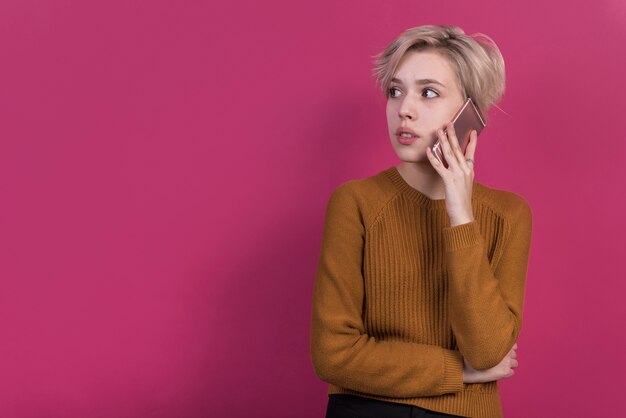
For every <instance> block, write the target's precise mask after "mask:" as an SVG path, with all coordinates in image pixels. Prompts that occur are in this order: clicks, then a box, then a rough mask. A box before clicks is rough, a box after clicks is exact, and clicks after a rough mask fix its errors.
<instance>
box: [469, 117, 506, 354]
mask: <svg viewBox="0 0 626 418" xmlns="http://www.w3.org/2000/svg"><path fill="white" fill-rule="evenodd" d="M477 142H478V132H476V129H472V132H471V133H470V139H469V144H467V148H466V149H465V158H471V159H472V160H473V159H474V155H475V154H476V143H477ZM516 347H517V344H515V346H514V347H513V348H516Z"/></svg>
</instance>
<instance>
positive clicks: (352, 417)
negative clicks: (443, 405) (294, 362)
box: [326, 393, 459, 418]
mask: <svg viewBox="0 0 626 418" xmlns="http://www.w3.org/2000/svg"><path fill="white" fill-rule="evenodd" d="M458 416H459V415H449V414H444V413H441V412H435V411H430V410H428V409H424V408H420V407H419V406H413V405H403V404H399V403H393V402H385V401H379V400H378V399H369V398H364V397H362V396H356V395H347V394H341V393H333V394H330V395H328V407H327V408H326V418H435V417H458Z"/></svg>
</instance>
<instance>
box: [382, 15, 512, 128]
mask: <svg viewBox="0 0 626 418" xmlns="http://www.w3.org/2000/svg"><path fill="white" fill-rule="evenodd" d="M425 50H430V51H433V52H437V53H440V54H441V55H442V56H444V57H446V58H448V61H449V62H450V64H452V66H453V68H454V70H455V72H456V75H457V77H458V81H459V83H460V86H461V90H462V93H463V95H464V99H467V97H471V98H472V100H473V101H474V103H475V104H476V106H478V108H479V109H480V110H481V112H482V113H483V115H484V116H485V118H488V115H487V110H489V109H490V108H491V107H492V106H494V105H496V103H497V102H499V101H500V99H501V98H502V96H503V95H504V91H505V68H504V59H503V58H502V54H501V53H500V50H499V49H498V46H497V45H496V43H495V42H494V41H493V39H491V38H490V37H489V36H487V35H485V34H482V33H475V34H472V35H466V34H465V32H463V30H462V29H461V28H459V27H457V26H448V25H423V26H417V27H414V28H410V29H407V30H405V31H404V32H403V33H401V34H400V36H398V37H397V38H396V39H394V40H393V42H391V44H389V46H387V48H385V49H384V50H383V51H382V52H380V53H379V54H377V55H375V56H374V58H375V62H374V69H373V74H374V76H375V77H376V81H377V83H378V84H379V85H380V87H381V89H382V91H383V94H384V95H385V97H386V98H389V86H390V83H391V79H392V78H393V76H394V74H395V72H396V69H397V67H398V64H399V62H400V60H401V59H402V57H403V56H404V55H405V54H406V53H407V52H408V51H425ZM496 107H497V106H496Z"/></svg>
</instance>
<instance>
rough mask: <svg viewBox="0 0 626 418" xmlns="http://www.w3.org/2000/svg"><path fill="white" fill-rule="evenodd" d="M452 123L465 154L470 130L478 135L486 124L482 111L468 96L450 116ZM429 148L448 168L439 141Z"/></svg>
mask: <svg viewBox="0 0 626 418" xmlns="http://www.w3.org/2000/svg"><path fill="white" fill-rule="evenodd" d="M452 124H453V125H454V131H455V132H456V137H457V138H458V140H459V146H460V147H461V150H462V151H463V154H465V150H466V148H467V145H468V144H469V138H470V134H471V132H472V130H476V133H477V134H478V135H480V132H481V131H482V130H483V128H484V127H485V126H487V124H486V122H485V118H484V117H483V115H482V113H480V110H478V108H477V107H476V105H475V104H474V102H473V101H472V99H471V98H469V97H468V98H467V100H466V101H465V103H463V106H461V108H460V109H459V110H458V111H457V112H456V115H454V117H453V118H452ZM444 132H446V129H444ZM431 150H432V152H433V154H435V156H436V157H437V158H438V159H439V161H441V162H442V163H443V165H444V167H446V168H448V162H447V161H446V159H445V158H444V156H443V152H442V149H441V144H440V142H439V141H437V142H436V143H435V145H433V146H432V148H431Z"/></svg>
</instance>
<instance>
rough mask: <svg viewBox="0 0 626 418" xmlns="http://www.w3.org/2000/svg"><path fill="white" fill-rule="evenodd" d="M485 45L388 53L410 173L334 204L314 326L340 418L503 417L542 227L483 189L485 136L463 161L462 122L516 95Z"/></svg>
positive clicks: (432, 34)
mask: <svg viewBox="0 0 626 418" xmlns="http://www.w3.org/2000/svg"><path fill="white" fill-rule="evenodd" d="M482 37H483V38H484V39H487V40H489V41H490V42H485V41H484V40H483V39H480V38H479V37H478V36H476V35H472V36H468V35H465V34H464V32H463V31H462V30H461V29H460V28H458V27H454V26H434V25H427V26H420V27H416V28H412V29H409V30H407V31H405V32H404V33H402V34H401V35H400V36H399V37H398V38H397V39H396V40H394V41H393V42H392V43H391V44H390V45H389V46H388V47H387V48H386V49H385V50H384V51H383V52H382V53H381V54H379V55H378V56H377V61H376V67H375V74H376V76H377V79H378V82H379V83H380V85H381V87H382V89H383V92H384V93H385V95H386V97H387V123H388V128H389V136H390V139H391V144H392V146H393V148H394V150H395V152H396V154H397V155H398V158H399V159H400V161H401V162H400V164H399V165H398V166H392V167H390V168H388V169H386V170H384V171H381V172H379V173H377V174H376V175H374V176H371V177H367V178H364V179H355V180H351V181H348V182H346V183H344V184H342V185H340V186H339V187H337V188H336V189H335V190H334V192H333V193H332V195H331V197H330V200H329V202H328V206H327V209H326V216H325V220H324V235H323V240H322V248H321V254H320V257H319V262H318V268H317V276H316V280H315V287H314V292H313V309H312V322H311V355H312V360H313V365H314V368H315V372H316V374H317V376H318V377H319V378H320V379H321V380H323V381H325V382H327V383H329V386H328V395H329V401H328V406H327V411H326V417H327V418H336V417H384V418H390V417H415V416H420V417H441V416H465V417H501V416H503V415H502V406H501V402H500V398H499V394H498V386H497V381H498V380H500V379H505V378H508V377H510V376H512V375H513V374H514V370H513V369H514V368H515V367H517V366H518V362H517V359H516V357H517V355H516V351H515V349H516V348H517V345H516V340H517V338H518V335H519V332H520V329H521V325H522V305H523V299H524V288H525V282H526V271H527V264H528V256H529V250H530V241H531V226H532V216H531V210H530V207H529V205H528V203H527V202H526V200H525V199H524V198H523V197H521V196H519V195H517V194H515V193H512V192H509V191H505V190H499V189H493V188H490V187H487V186H485V185H483V184H481V183H478V182H475V181H474V159H475V154H476V144H477V134H476V131H472V133H471V135H470V141H469V144H468V145H467V148H466V149H465V150H464V152H463V150H461V149H460V147H459V143H458V139H457V138H456V135H455V132H454V128H453V126H452V125H451V124H449V123H448V122H450V120H451V119H452V117H453V116H454V114H455V113H456V111H457V110H458V109H459V108H460V106H461V105H462V104H463V103H464V101H465V99H466V98H467V97H470V98H471V99H472V100H473V101H474V103H475V104H476V105H477V107H478V108H479V109H480V110H481V111H482V113H483V115H484V116H486V115H487V112H486V111H487V110H488V109H489V108H491V107H492V106H493V105H495V103H496V102H497V101H499V100H500V98H501V97H502V95H503V93H504V61H503V59H502V56H501V54H500V52H499V51H498V48H497V46H496V45H495V43H493V41H491V40H490V38H488V37H486V36H484V35H482ZM399 128H404V131H407V130H409V132H412V133H411V134H409V135H407V134H404V135H401V134H400V132H399V131H398V129H399ZM442 129H447V131H446V132H445V133H444V132H443V131H442ZM401 136H404V137H406V138H401ZM437 140H440V141H441V143H442V150H443V154H444V157H445V159H446V161H447V162H448V167H445V166H444V165H443V164H442V163H441V162H440V161H439V160H438V159H437V157H435V156H434V154H433V153H432V150H431V149H430V147H431V146H432V145H433V144H434V143H435V142H436V141H437Z"/></svg>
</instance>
